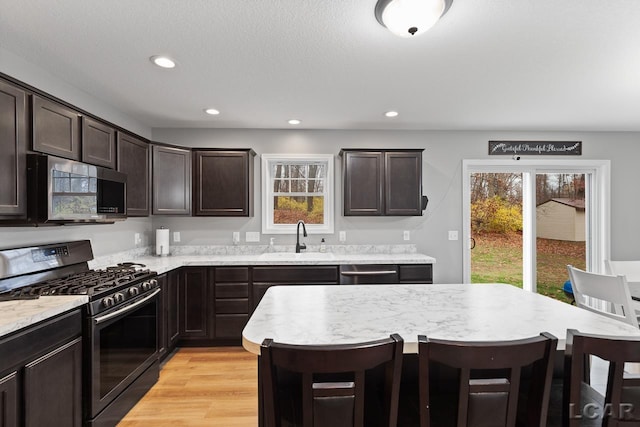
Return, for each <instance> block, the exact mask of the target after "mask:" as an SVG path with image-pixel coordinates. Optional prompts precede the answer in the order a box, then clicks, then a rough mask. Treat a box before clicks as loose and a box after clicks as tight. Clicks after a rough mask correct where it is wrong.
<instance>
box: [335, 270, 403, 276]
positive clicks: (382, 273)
mask: <svg viewBox="0 0 640 427" xmlns="http://www.w3.org/2000/svg"><path fill="white" fill-rule="evenodd" d="M397 273H398V272H397V271H396V270H373V271H341V272H340V274H341V275H343V276H385V275H387V274H397Z"/></svg>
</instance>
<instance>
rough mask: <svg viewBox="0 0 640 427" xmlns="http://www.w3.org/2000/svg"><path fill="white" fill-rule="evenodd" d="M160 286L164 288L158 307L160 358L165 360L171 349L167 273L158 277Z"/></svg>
mask: <svg viewBox="0 0 640 427" xmlns="http://www.w3.org/2000/svg"><path fill="white" fill-rule="evenodd" d="M156 280H157V281H158V287H159V288H160V289H162V292H160V303H159V307H158V328H157V333H158V359H159V360H163V359H164V358H166V357H167V353H168V349H169V334H168V332H167V331H168V326H169V316H168V314H169V293H168V289H167V275H166V274H162V275H160V276H158V277H156Z"/></svg>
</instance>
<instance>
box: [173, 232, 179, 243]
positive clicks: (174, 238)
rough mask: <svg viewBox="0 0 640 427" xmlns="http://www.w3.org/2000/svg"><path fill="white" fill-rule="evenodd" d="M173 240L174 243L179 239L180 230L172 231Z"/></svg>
mask: <svg viewBox="0 0 640 427" xmlns="http://www.w3.org/2000/svg"><path fill="white" fill-rule="evenodd" d="M173 241H174V242H176V243H177V242H179V241H180V232H179V231H174V232H173Z"/></svg>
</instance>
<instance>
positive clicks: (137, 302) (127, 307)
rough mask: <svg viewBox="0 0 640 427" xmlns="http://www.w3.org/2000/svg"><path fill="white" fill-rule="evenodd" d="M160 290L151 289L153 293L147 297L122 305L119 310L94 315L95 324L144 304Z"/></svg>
mask: <svg viewBox="0 0 640 427" xmlns="http://www.w3.org/2000/svg"><path fill="white" fill-rule="evenodd" d="M161 290H162V289H156V290H155V291H153V293H152V294H151V295H149V296H148V297H144V298H143V299H141V300H140V301H136V302H134V303H133V304H131V305H128V306H126V307H123V308H121V309H120V310H117V311H114V312H113V313H109V314H105V315H104V316H100V317H96V318H95V319H94V322H95V324H96V325H99V324H100V323H102V322H105V321H107V320H109V319H113V318H114V317H116V316H119V315H121V314H123V313H127V312H129V311H131V310H133V309H134V308H136V307H138V306H139V305H141V304H144V303H145V302H147V301H149V300H150V299H151V298H153V297H155V296H156V295H158V294H159V293H160V291H161Z"/></svg>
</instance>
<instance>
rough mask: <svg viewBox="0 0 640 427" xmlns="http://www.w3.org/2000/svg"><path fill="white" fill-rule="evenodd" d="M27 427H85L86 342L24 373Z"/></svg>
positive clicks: (56, 353) (56, 352)
mask: <svg viewBox="0 0 640 427" xmlns="http://www.w3.org/2000/svg"><path fill="white" fill-rule="evenodd" d="M24 396H25V397H24V398H25V402H24V405H25V418H26V420H25V426H26V427H32V426H33V427H35V426H50V425H52V422H54V421H55V422H54V424H55V425H59V426H69V427H75V426H77V427H81V425H82V424H81V423H82V339H81V338H77V339H75V340H73V341H71V342H70V343H68V344H65V345H63V346H61V347H59V348H57V349H56V350H54V351H52V352H50V353H48V354H46V355H44V356H42V357H41V358H39V359H37V360H35V361H33V362H31V363H29V364H28V365H27V366H26V367H25V373H24Z"/></svg>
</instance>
